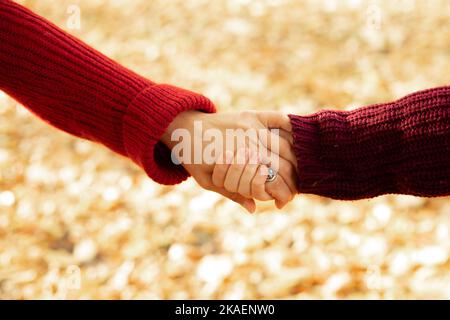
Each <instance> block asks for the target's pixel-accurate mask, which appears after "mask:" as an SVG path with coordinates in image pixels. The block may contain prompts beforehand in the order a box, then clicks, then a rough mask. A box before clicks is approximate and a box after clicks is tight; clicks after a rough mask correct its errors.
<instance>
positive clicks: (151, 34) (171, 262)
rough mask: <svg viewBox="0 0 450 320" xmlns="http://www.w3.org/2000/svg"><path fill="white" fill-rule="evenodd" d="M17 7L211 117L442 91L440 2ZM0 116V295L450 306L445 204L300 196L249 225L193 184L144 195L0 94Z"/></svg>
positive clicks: (155, 0) (68, 0)
mask: <svg viewBox="0 0 450 320" xmlns="http://www.w3.org/2000/svg"><path fill="white" fill-rule="evenodd" d="M19 2H20V3H21V4H24V5H25V6H27V7H28V8H30V9H32V10H33V11H35V12H37V13H38V14H40V15H43V16H45V17H46V18H48V19H49V20H51V21H52V22H54V23H55V24H57V25H58V26H60V27H62V28H64V29H65V30H67V31H68V32H70V33H72V34H74V35H75V36H77V37H79V38H81V39H83V40H84V41H86V42H87V43H88V44H90V45H92V46H94V47H95V48H96V49H98V50H99V51H101V52H103V53H105V54H106V55H108V56H110V57H112V58H113V59H115V60H117V61H119V62H120V63H122V64H124V65H126V66H127V67H129V68H131V69H133V70H135V71H137V72H138V73H140V74H143V75H146V76H148V77H150V78H151V79H153V80H155V81H157V82H164V83H171V84H175V85H178V86H181V87H185V88H189V89H192V90H195V91H199V92H202V93H204V94H205V95H206V96H208V97H210V98H211V99H212V100H213V101H214V102H215V103H216V104H217V105H218V106H219V109H220V110H221V111H227V110H244V109H249V108H251V109H261V110H262V109H272V110H283V111H286V112H292V113H297V114H308V113H312V112H315V111H317V110H320V109H322V108H337V109H348V108H355V107H357V106H361V105H365V104H369V103H376V102H385V101H388V100H392V99H395V98H399V97H401V96H403V95H405V94H407V93H410V92H413V91H415V90H420V89H425V88H429V87H433V86H439V85H446V84H447V85H448V84H449V83H450V81H449V80H450V79H449V70H450V42H449V39H450V3H449V2H448V1H446V0H430V1H418V0H417V1H413V0H391V1H388V0H386V1H376V0H374V1H362V0H346V1H337V0H324V1H316V0H314V1H313V0H305V1H299V0H261V1H251V0H229V1H225V0H218V1H207V0H169V1H163V0H151V1H146V0H110V1H106V0H60V1H53V0H39V1H37V0H28V1H19ZM77 11H79V13H80V22H81V25H80V28H76V24H75V28H74V24H73V22H74V21H73V18H74V17H75V18H76V14H77ZM74 15H75V16H74ZM71 19H72V20H71ZM0 118H1V122H0V298H2V299H6V298H13V299H16V298H25V299H30V298H39V299H41V298H76V299H85V298H100V299H106V298H114V299H116V298H117V299H118V298H124V299H127V298H145V299H160V298H226V299H228V298H236V299H241V298H255V299H259V298H301V299H303V298H387V299H390V298H441V299H449V298H450V259H449V255H450V235H449V229H450V201H449V199H448V198H440V199H422V198H414V197H408V196H392V195H391V196H383V197H378V198H375V199H371V200H363V201H356V202H343V201H332V200H328V199H324V198H319V197H315V196H308V195H299V196H298V197H297V198H296V199H295V200H294V201H293V202H292V203H290V204H289V205H288V206H287V207H286V208H285V209H284V210H283V211H276V209H275V207H274V206H273V205H272V204H271V203H260V204H259V210H258V213H257V214H256V215H248V214H246V213H244V211H243V210H241V209H240V208H239V207H238V206H237V205H235V204H233V203H231V202H229V201H227V200H225V199H223V198H220V197H219V196H217V195H216V194H212V193H210V192H206V191H204V190H202V189H200V188H199V187H198V186H196V185H195V183H194V182H193V181H192V180H189V181H187V182H185V183H183V184H181V185H178V186H173V187H166V186H161V185H157V184H155V183H153V182H152V181H150V180H149V179H148V178H147V177H146V176H145V174H144V173H143V172H142V171H141V170H139V169H138V168H137V167H136V166H134V165H133V164H132V163H131V162H130V161H128V160H127V159H124V158H122V157H120V156H117V155H115V154H113V153H112V152H110V151H108V150H107V149H106V148H104V147H102V146H100V145H96V144H94V143H91V142H87V141H82V140H80V139H77V138H74V137H71V136H69V135H67V134H65V133H62V132H60V131H58V130H55V129H54V128H51V127H49V126H47V125H46V124H45V123H43V122H42V121H41V120H39V119H38V118H36V117H34V116H32V115H31V114H30V113H29V112H28V111H27V110H26V109H25V108H24V107H23V106H20V105H18V104H17V103H16V102H14V101H13V100H12V99H11V98H8V97H7V96H6V95H4V94H2V93H1V92H0Z"/></svg>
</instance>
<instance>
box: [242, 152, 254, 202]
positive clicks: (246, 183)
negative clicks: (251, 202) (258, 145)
mask: <svg viewBox="0 0 450 320" xmlns="http://www.w3.org/2000/svg"><path fill="white" fill-rule="evenodd" d="M258 167H259V163H258V152H257V151H256V150H253V149H250V150H249V156H248V162H247V165H246V166H245V168H244V171H243V173H242V175H241V179H240V180H239V187H238V193H239V194H241V195H243V196H244V197H247V198H253V197H252V180H253V177H254V176H255V174H256V171H257V170H258Z"/></svg>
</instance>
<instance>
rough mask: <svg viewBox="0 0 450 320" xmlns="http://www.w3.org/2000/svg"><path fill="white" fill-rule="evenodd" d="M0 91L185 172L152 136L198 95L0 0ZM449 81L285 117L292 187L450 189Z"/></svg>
mask: <svg viewBox="0 0 450 320" xmlns="http://www.w3.org/2000/svg"><path fill="white" fill-rule="evenodd" d="M0 89H1V90H3V91H5V92H6V93H8V94H9V95H10V96H12V97H14V98H15V99H16V100H17V101H19V102H21V103H22V104H24V105H25V106H26V107H27V108H29V109H30V110H31V111H32V112H34V113H35V114H37V115H38V116H40V117H41V118H42V119H44V120H45V121H47V122H49V123H50V124H52V125H54V126H56V127H58V128H60V129H62V130H64V131H66V132H68V133H71V134H74V135H76V136H79V137H82V138H86V139H89V140H92V141H97V142H100V143H102V144H104V145H106V146H107V147H109V148H110V149H112V150H114V151H116V152H118V153H120V154H122V155H125V156H128V157H129V158H131V159H132V160H133V161H134V162H136V163H137V164H138V165H140V166H141V167H142V168H144V170H145V171H146V173H147V174H148V175H149V176H150V177H151V178H152V179H153V180H155V181H156V182H159V183H163V184H175V183H178V182H181V181H183V180H184V179H186V178H187V177H188V173H187V172H186V170H184V168H183V167H182V166H179V165H174V164H173V163H172V162H171V160H170V151H169V149H168V148H167V147H166V146H165V145H164V144H162V143H161V142H160V138H161V136H162V134H163V133H164V132H165V130H166V129H167V127H168V125H169V124H170V122H171V121H172V120H173V119H174V118H175V117H176V116H177V115H178V114H179V113H181V112H183V111H185V110H191V109H195V110H201V111H205V112H214V111H215V108H214V105H213V104H212V103H211V102H210V101H209V100H208V99H207V98H205V97H204V96H202V95H199V94H196V93H193V92H190V91H187V90H184V89H180V88H176V87H173V86H170V85H165V84H156V83H154V82H152V81H150V80H148V79H145V78H143V77H141V76H139V75H137V74H135V73H134V72H132V71H130V70H128V69H126V68H124V67H123V66H121V65H119V64H117V63H116V62H114V61H112V60H111V59H109V58H107V57H105V56H104V55H102V54H101V53H99V52H97V51H95V50H94V49H92V48H91V47H89V46H88V45H86V44H84V43H83V42H81V41H80V40H78V39H76V38H74V37H72V36H70V35H69V34H67V33H65V32H64V31H62V30H61V29H59V28H58V27H56V26H55V25H53V24H52V23H50V22H48V21H47V20H45V19H43V18H41V17H39V16H37V15H36V14H34V13H32V12H31V11H29V10H28V9H26V8H24V7H22V6H20V5H18V4H16V3H14V2H12V1H9V0H0ZM449 113H450V87H443V88H436V89H431V90H426V91H423V92H418V93H415V94H412V95H410V96H408V97H405V98H403V99H400V100H398V101H396V102H393V103H388V104H381V105H374V106H369V107H363V108H360V109H357V110H354V111H349V112H337V111H322V112H319V113H317V114H314V115H311V116H306V117H302V116H295V115H291V116H290V117H291V122H292V125H293V135H294V144H295V147H294V148H295V152H296V155H297V159H298V169H299V171H298V175H299V192H301V193H313V194H318V195H323V196H327V197H331V198H337V199H359V198H367V197H373V196H376V195H380V194H384V193H403V194H413V195H420V196H442V195H449V194H450V115H449Z"/></svg>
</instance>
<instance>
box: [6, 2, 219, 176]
mask: <svg viewBox="0 0 450 320" xmlns="http://www.w3.org/2000/svg"><path fill="white" fill-rule="evenodd" d="M0 89H1V90H3V91H4V92H6V93H7V94H9V95H10V96H12V97H13V98H15V99H16V100H17V101H19V102H20V103H22V104H23V105H25V106H26V107H27V108H28V109H30V110H31V111H32V112H33V113H35V114H36V115H38V116H39V117H41V118H42V119H44V120H45V121H47V122H48V123H50V124H52V125H54V126H56V127H58V128H60V129H62V130H64V131H66V132H68V133H71V134H73V135H76V136H79V137H82V138H85V139H89V140H92V141H97V142H100V143H102V144H104V145H106V146H107V147H109V148H110V149H112V150H114V151H115V152H117V153H119V154H122V155H125V156H127V157H129V158H131V159H132V160H133V161H134V162H136V163H137V164H138V165H140V166H141V167H142V168H144V169H145V171H146V173H147V174H148V175H149V176H150V177H151V178H152V179H153V180H155V181H156V182H158V183H162V184H175V183H178V182H181V181H183V180H184V179H186V178H187V177H188V173H187V172H186V171H185V170H184V168H183V167H182V166H181V165H178V166H177V165H174V164H173V163H172V162H171V161H170V151H169V149H168V148H167V147H166V146H165V145H164V144H162V143H161V142H160V138H161V136H162V134H163V133H164V131H165V130H166V129H167V127H168V125H169V124H170V122H171V121H172V120H173V119H174V118H175V117H176V116H177V115H178V114H179V113H181V112H183V111H185V110H190V109H196V110H201V111H204V112H214V111H215V108H214V105H213V104H212V103H211V102H210V101H209V100H208V99H207V98H206V97H204V96H202V95H199V94H196V93H193V92H190V91H187V90H183V89H180V88H176V87H174V86H170V85H165V84H156V83H154V82H152V81H150V80H148V79H145V78H143V77H141V76H139V75H137V74H135V73H134V72H132V71H130V70H128V69H126V68H124V67H123V66H121V65H119V64H118V63H116V62H114V61H112V60H111V59H108V58H107V57H105V56H104V55H102V54H101V53H99V52H97V51H96V50H94V49H92V48H91V47H89V46H88V45H86V44H84V43H83V42H81V41H80V40H78V39H76V38H74V37H73V36H71V35H69V34H67V33H65V32H64V31H62V30H61V29H59V28H58V27H56V26H55V25H53V24H52V23H50V22H49V21H47V20H45V19H43V18H42V17H39V16H38V15H36V14H34V13H33V12H31V11H30V10H28V9H26V8H24V7H22V6H20V5H19V4H16V3H14V2H12V1H10V0H0Z"/></svg>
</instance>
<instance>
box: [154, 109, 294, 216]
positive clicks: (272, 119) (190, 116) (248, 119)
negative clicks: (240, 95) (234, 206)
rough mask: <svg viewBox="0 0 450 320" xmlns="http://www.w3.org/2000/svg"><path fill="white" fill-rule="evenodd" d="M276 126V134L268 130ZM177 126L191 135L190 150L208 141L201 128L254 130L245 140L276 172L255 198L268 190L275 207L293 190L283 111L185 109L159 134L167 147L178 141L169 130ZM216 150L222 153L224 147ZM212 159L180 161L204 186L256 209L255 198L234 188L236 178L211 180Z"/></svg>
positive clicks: (287, 126)
mask: <svg viewBox="0 0 450 320" xmlns="http://www.w3.org/2000/svg"><path fill="white" fill-rule="evenodd" d="M196 121H198V122H199V123H201V130H199V128H198V126H197V127H196V126H195V122H196ZM277 128H279V129H280V135H276V134H274V133H273V132H272V131H271V130H270V129H277ZM177 129H184V130H186V131H187V132H189V134H190V137H192V138H191V141H190V145H191V149H192V150H195V149H196V148H195V141H201V146H200V148H198V149H199V150H201V152H203V151H204V149H205V147H206V144H207V143H205V141H204V132H208V130H210V129H214V130H216V132H218V133H220V134H221V135H222V137H226V131H227V130H238V129H241V130H243V131H247V130H249V129H253V130H256V132H257V135H256V136H255V137H250V138H249V139H246V144H248V145H250V146H251V147H252V148H253V149H257V150H259V152H260V153H262V154H264V155H265V158H266V159H268V161H269V162H270V166H271V167H272V168H273V169H274V170H276V171H277V172H278V174H279V176H278V178H277V180H278V182H277V184H276V185H275V184H273V185H272V184H267V189H266V190H265V191H264V193H263V192H262V191H261V192H260V193H259V194H258V195H257V196H256V199H265V200H268V196H267V194H268V195H269V196H270V197H271V198H273V199H275V203H276V205H277V207H278V208H281V207H283V206H284V205H285V204H286V203H287V202H288V201H290V200H291V199H292V198H293V196H294V195H295V194H296V192H297V191H296V170H295V168H296V158H295V155H294V153H293V151H292V148H291V143H292V138H291V136H290V131H291V125H290V121H289V118H288V117H287V116H286V115H284V114H281V113H278V112H272V111H267V112H254V111H244V112H238V113H222V114H206V113H202V112H198V111H186V112H183V113H181V114H180V115H178V116H177V117H176V118H175V119H174V121H173V122H172V123H171V124H170V126H169V128H168V129H167V131H166V132H165V134H164V135H163V137H162V141H163V142H164V143H165V144H166V145H167V146H168V147H169V148H170V149H173V148H174V147H176V146H177V144H178V143H179V142H178V141H173V140H172V139H171V137H172V134H173V133H174V132H176V130H177ZM276 147H278V148H276ZM237 148H238V146H236V147H235V148H234V149H233V150H230V151H232V152H233V153H236V150H237ZM277 149H278V150H277ZM216 151H217V150H216ZM263 151H264V152H263ZM218 153H219V154H225V147H224V148H223V149H222V150H221V151H220V152H218ZM216 158H217V157H216ZM216 158H215V159H216ZM215 159H213V161H211V162H208V161H201V162H200V163H196V164H195V163H192V162H191V163H182V165H183V166H184V168H185V169H186V170H187V171H188V172H189V173H190V174H191V175H192V176H193V177H194V179H195V180H196V181H197V182H198V183H199V185H200V186H202V187H203V188H205V189H207V190H211V191H215V192H218V193H220V194H222V195H223V196H225V197H227V198H229V199H231V200H233V201H235V202H237V203H240V204H241V205H242V206H243V207H244V208H246V209H247V210H248V211H250V212H253V211H254V210H255V202H254V200H253V199H249V198H246V197H244V196H243V195H241V194H239V193H237V192H236V188H235V185H236V184H238V182H239V181H234V182H233V185H232V184H227V185H223V186H220V185H216V184H214V183H213V179H212V174H213V171H214V163H215V162H214V160H215Z"/></svg>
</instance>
